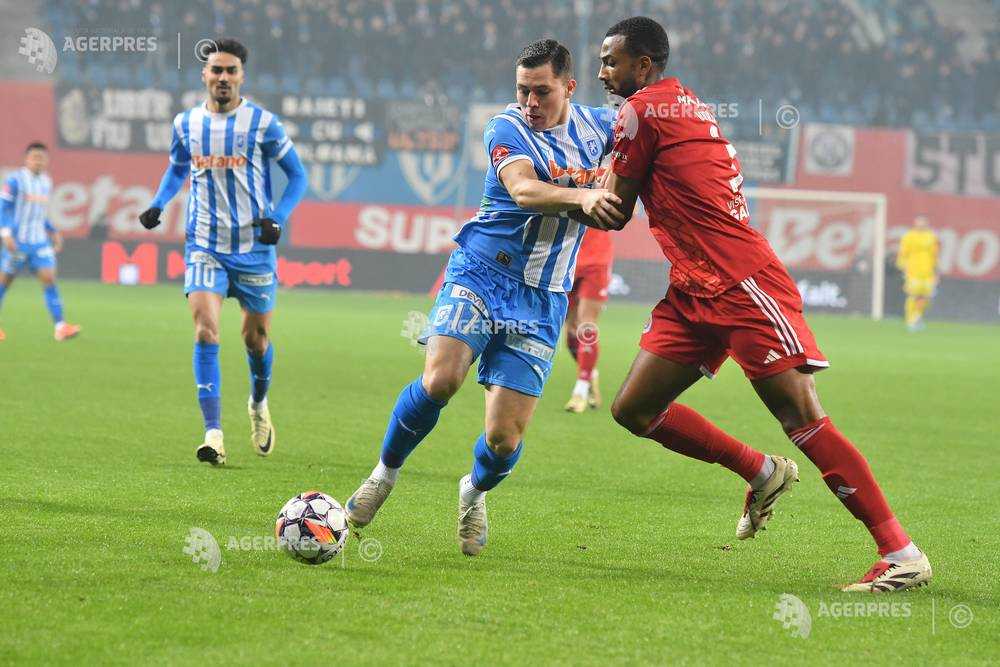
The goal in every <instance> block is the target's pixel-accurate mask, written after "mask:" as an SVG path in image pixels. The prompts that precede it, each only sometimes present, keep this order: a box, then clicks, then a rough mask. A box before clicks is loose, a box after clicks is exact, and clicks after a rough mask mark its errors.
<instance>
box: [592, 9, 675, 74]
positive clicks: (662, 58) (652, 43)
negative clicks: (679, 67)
mask: <svg viewBox="0 0 1000 667" xmlns="http://www.w3.org/2000/svg"><path fill="white" fill-rule="evenodd" d="M615 35H621V36H623V37H624V38H625V50H626V51H628V52H629V53H630V54H631V55H633V56H649V59H650V60H652V61H653V65H654V66H655V67H657V68H658V69H664V68H665V67H666V66H667V60H669V59H670V41H669V40H668V39H667V31H666V30H664V29H663V26H662V25H660V24H659V23H657V22H656V21H654V20H653V19H651V18H648V17H645V16H633V17H632V18H628V19H624V20H622V21H619V22H618V23H616V24H614V25H613V26H611V27H610V28H609V29H608V32H607V34H606V35H604V36H605V37H614V36H615Z"/></svg>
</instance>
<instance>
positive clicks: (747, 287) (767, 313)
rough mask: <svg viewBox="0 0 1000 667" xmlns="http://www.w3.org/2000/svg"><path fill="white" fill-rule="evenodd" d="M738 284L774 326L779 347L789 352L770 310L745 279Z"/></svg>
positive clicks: (783, 335)
mask: <svg viewBox="0 0 1000 667" xmlns="http://www.w3.org/2000/svg"><path fill="white" fill-rule="evenodd" d="M740 285H741V286H742V287H743V289H744V290H745V291H746V293H747V294H748V295H749V296H750V298H751V299H752V300H753V302H754V303H756V304H757V307H758V308H760V310H761V312H762V313H764V316H765V317H767V319H768V320H770V322H771V326H772V327H774V334H775V335H776V336H777V337H778V342H779V343H781V347H782V349H783V350H785V354H791V353H792V351H791V349H790V348H789V347H788V342H787V341H786V339H785V334H784V333H783V332H782V330H781V328H780V327H779V326H778V322H777V321H776V320H775V319H774V316H773V315H772V314H771V313H770V311H768V309H767V308H766V307H765V306H764V304H763V303H762V302H761V300H760V297H759V296H757V294H756V293H755V292H754V291H753V289H752V288H751V287H750V285H749V284H748V282H747V281H746V280H744V281H743V282H741V283H740Z"/></svg>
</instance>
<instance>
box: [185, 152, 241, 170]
mask: <svg viewBox="0 0 1000 667" xmlns="http://www.w3.org/2000/svg"><path fill="white" fill-rule="evenodd" d="M191 163H192V164H193V165H194V168H195V169H238V168H240V167H245V166H247V159H246V156H244V155H192V156H191Z"/></svg>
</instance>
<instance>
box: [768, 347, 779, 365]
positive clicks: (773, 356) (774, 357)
mask: <svg viewBox="0 0 1000 667" xmlns="http://www.w3.org/2000/svg"><path fill="white" fill-rule="evenodd" d="M778 359H781V355H780V354H778V353H777V352H775V351H774V350H768V351H767V356H766V357H764V365H765V366H767V365H768V364H773V363H774V362H775V361H777V360H778Z"/></svg>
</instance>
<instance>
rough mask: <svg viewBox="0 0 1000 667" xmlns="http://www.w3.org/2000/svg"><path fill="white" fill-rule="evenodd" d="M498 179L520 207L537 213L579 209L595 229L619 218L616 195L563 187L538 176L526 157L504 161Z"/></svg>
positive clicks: (609, 226) (615, 222)
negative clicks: (516, 160)
mask: <svg viewBox="0 0 1000 667" xmlns="http://www.w3.org/2000/svg"><path fill="white" fill-rule="evenodd" d="M500 180H501V181H503V184H504V187H505V188H507V192H509V193H510V196H511V198H512V199H513V200H514V201H515V202H516V203H517V205H518V206H519V207H520V208H522V209H524V210H527V211H538V212H539V213H564V212H570V213H572V212H573V211H582V212H583V213H585V214H586V215H587V216H588V217H589V218H590V219H591V220H593V223H594V224H593V225H591V226H593V227H597V228H598V229H611V228H613V227H614V225H616V224H617V223H618V222H620V220H619V219H620V218H621V214H620V213H619V212H618V211H617V210H616V209H615V206H617V205H618V204H620V203H621V201H620V200H619V199H618V197H617V196H615V195H614V194H612V193H610V192H608V191H607V190H605V189H603V188H598V189H585V188H564V187H560V186H558V185H553V184H552V183H547V182H545V181H542V180H539V178H538V176H537V175H536V174H535V168H534V166H533V165H532V163H531V162H529V161H528V160H521V161H518V162H514V163H511V164H509V165H507V167H505V168H504V169H503V171H501V172H500Z"/></svg>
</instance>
